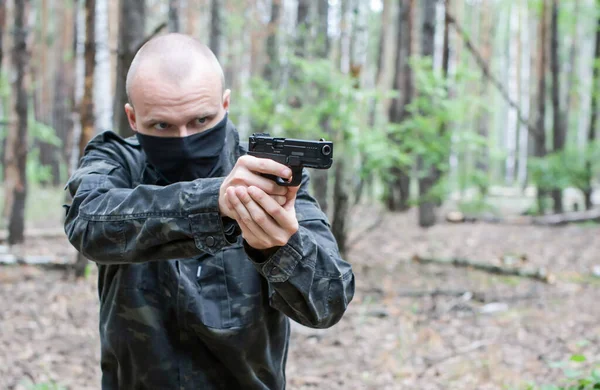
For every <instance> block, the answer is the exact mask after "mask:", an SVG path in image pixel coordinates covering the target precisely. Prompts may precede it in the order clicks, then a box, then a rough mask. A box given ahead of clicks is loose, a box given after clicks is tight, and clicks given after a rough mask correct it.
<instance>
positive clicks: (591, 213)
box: [532, 209, 600, 226]
mask: <svg viewBox="0 0 600 390" xmlns="http://www.w3.org/2000/svg"><path fill="white" fill-rule="evenodd" d="M578 222H600V209H591V210H585V211H573V212H568V213H561V214H553V215H544V216H540V217H532V223H533V224H535V225H546V226H556V225H564V224H567V223H578Z"/></svg>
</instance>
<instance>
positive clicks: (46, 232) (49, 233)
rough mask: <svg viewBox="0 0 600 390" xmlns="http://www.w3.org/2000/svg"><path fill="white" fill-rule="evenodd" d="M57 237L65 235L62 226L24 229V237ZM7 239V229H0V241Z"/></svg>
mask: <svg viewBox="0 0 600 390" xmlns="http://www.w3.org/2000/svg"><path fill="white" fill-rule="evenodd" d="M28 237H30V238H59V237H66V234H65V231H64V229H63V228H55V229H28V230H25V238H28ZM6 240H8V231H6V230H0V242H5V241H6Z"/></svg>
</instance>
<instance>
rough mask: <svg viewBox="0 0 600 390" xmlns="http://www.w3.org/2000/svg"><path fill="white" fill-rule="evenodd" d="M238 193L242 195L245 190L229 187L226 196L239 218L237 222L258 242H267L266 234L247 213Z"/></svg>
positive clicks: (243, 188)
mask: <svg viewBox="0 0 600 390" xmlns="http://www.w3.org/2000/svg"><path fill="white" fill-rule="evenodd" d="M238 191H239V193H241V194H243V193H244V192H246V188H245V187H236V188H234V187H229V188H228V189H227V195H228V196H229V199H230V201H231V204H232V205H233V209H234V210H235V211H236V212H237V213H238V216H239V219H238V220H237V221H238V223H239V222H240V221H241V222H242V223H243V224H244V225H245V226H246V227H247V228H248V230H249V231H250V232H251V233H252V234H253V235H254V236H255V237H256V238H257V239H258V240H259V241H264V242H268V236H267V234H266V233H265V232H264V231H263V229H262V228H261V227H260V226H258V225H257V224H256V222H255V221H254V219H253V218H252V215H251V214H250V213H249V212H248V209H247V208H246V206H245V205H244V203H243V202H242V199H241V197H240V196H238Z"/></svg>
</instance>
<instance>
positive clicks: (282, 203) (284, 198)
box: [263, 191, 287, 206]
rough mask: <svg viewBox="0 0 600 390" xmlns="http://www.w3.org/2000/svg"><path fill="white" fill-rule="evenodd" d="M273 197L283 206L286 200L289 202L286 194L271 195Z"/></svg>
mask: <svg viewBox="0 0 600 390" xmlns="http://www.w3.org/2000/svg"><path fill="white" fill-rule="evenodd" d="M263 192H264V191H263ZM271 198H273V200H275V202H277V203H278V204H279V205H281V206H283V205H284V204H285V202H287V197H285V196H278V195H271Z"/></svg>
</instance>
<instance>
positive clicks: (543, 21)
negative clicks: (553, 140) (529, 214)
mask: <svg viewBox="0 0 600 390" xmlns="http://www.w3.org/2000/svg"><path fill="white" fill-rule="evenodd" d="M546 1H547V0H542V12H541V16H540V20H539V34H538V36H539V39H538V70H537V74H538V91H537V102H538V107H537V111H538V112H537V126H536V128H537V136H536V137H535V145H534V154H535V157H537V158H542V157H544V156H546V153H547V152H546V126H545V119H546V69H547V54H548V52H547V42H548V26H547V20H548V17H547V5H546ZM546 193H547V189H546V188H543V187H542V186H540V185H539V183H538V188H537V204H538V206H537V208H538V212H539V213H540V214H544V212H545V204H544V203H545V202H544V198H545V197H546Z"/></svg>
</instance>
